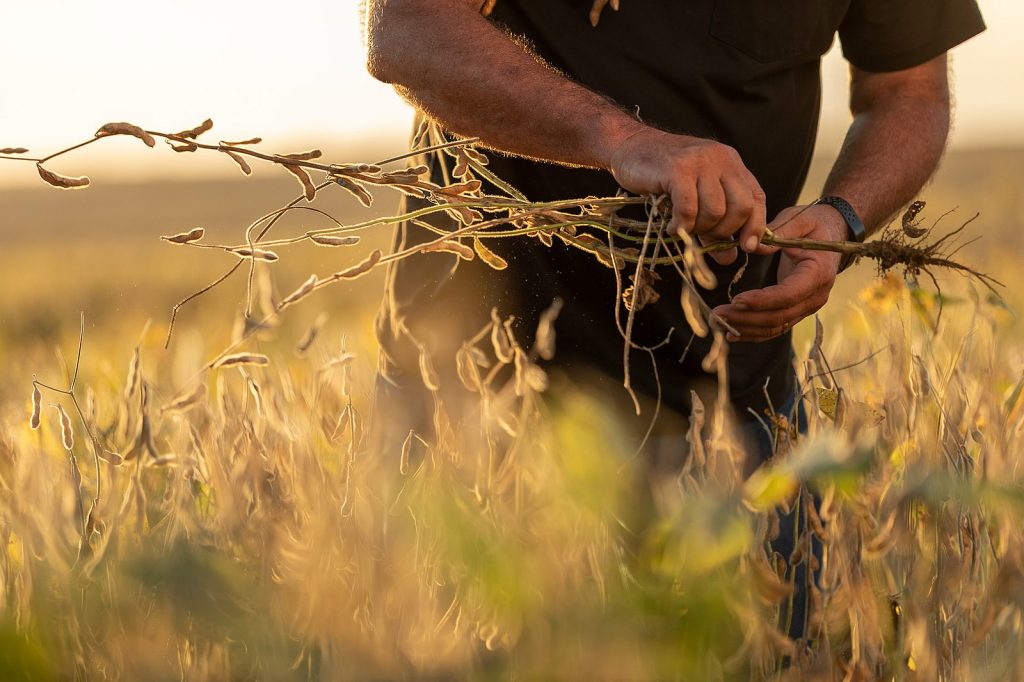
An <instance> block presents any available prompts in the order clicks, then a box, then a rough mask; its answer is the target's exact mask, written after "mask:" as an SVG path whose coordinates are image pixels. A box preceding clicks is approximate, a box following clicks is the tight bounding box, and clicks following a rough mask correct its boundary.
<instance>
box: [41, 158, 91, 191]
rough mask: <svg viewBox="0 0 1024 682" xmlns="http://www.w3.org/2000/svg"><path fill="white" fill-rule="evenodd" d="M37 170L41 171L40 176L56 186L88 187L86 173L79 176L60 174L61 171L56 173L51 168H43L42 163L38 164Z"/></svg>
mask: <svg viewBox="0 0 1024 682" xmlns="http://www.w3.org/2000/svg"><path fill="white" fill-rule="evenodd" d="M36 170H37V171H39V177H41V178H42V179H43V180H45V181H46V182H48V183H49V184H51V185H53V186H54V187H60V188H61V189H75V188H77V187H88V185H89V178H87V177H86V176H84V175H83V176H81V177H78V178H73V177H70V176H67V175H60V174H59V173H54V172H53V171H51V170H48V169H46V168H43V165H42V164H41V163H37V164H36Z"/></svg>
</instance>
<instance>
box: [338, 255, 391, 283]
mask: <svg viewBox="0 0 1024 682" xmlns="http://www.w3.org/2000/svg"><path fill="white" fill-rule="evenodd" d="M383 256H384V254H383V253H381V250H380V249H374V250H373V252H372V253H371V254H370V255H369V256H367V257H366V259H365V260H363V261H362V262H361V263H358V264H356V265H353V266H352V267H350V268H347V269H345V270H342V271H340V272H336V273H334V274H333V275H331V279H355V278H356V277H360V276H361V275H365V274H366V273H367V272H369V271H370V270H372V269H373V267H374V266H375V265H377V263H379V262H380V259H381V258H382V257H383Z"/></svg>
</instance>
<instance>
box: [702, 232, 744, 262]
mask: <svg viewBox="0 0 1024 682" xmlns="http://www.w3.org/2000/svg"><path fill="white" fill-rule="evenodd" d="M705 241H707V242H712V241H719V240H717V239H701V238H700V237H697V243H698V244H700V245H701V246H704V242H705ZM705 255H706V256H707V257H708V258H711V259H712V260H713V261H715V262H716V263H718V264H719V265H732V264H733V263H735V262H736V258H737V257H738V256H739V252H738V251H736V249H722V250H721V251H711V252H710V253H707V254H705Z"/></svg>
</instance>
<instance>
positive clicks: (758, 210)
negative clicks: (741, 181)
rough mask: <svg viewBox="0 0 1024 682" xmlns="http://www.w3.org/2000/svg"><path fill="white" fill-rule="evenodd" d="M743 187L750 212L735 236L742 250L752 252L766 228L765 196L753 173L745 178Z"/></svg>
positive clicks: (755, 249)
mask: <svg viewBox="0 0 1024 682" xmlns="http://www.w3.org/2000/svg"><path fill="white" fill-rule="evenodd" d="M744 189H745V191H747V192H748V193H749V196H750V202H751V206H750V213H749V214H748V215H747V219H746V221H745V222H744V223H743V225H741V226H740V231H739V234H737V236H736V237H737V239H738V240H739V242H740V245H741V246H742V248H743V250H744V251H746V252H747V253H753V252H755V251H757V247H758V245H759V244H760V243H761V238H762V237H764V232H765V229H766V228H767V224H766V222H765V221H766V219H767V209H766V208H765V202H766V197H765V193H764V190H763V189H761V185H760V184H758V182H757V180H756V179H755V178H754V176H753V175H751V176H750V177H749V178H748V179H747V183H746V186H745V188H744Z"/></svg>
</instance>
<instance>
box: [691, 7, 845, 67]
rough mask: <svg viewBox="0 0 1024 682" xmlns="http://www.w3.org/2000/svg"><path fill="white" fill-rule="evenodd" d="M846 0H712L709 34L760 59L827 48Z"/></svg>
mask: <svg viewBox="0 0 1024 682" xmlns="http://www.w3.org/2000/svg"><path fill="white" fill-rule="evenodd" d="M848 6H849V0H834V1H832V2H829V1H827V0H715V6H714V11H713V14H712V16H711V35H712V36H714V37H715V38H717V39H719V40H721V41H722V42H724V43H726V44H728V45H730V46H731V47H733V48H735V49H737V50H739V51H740V52H742V53H743V54H745V55H747V56H748V57H750V58H752V59H754V60H756V61H758V62H762V63H769V62H777V61H784V60H792V59H795V58H799V57H806V58H817V57H820V56H821V55H823V54H825V53H826V52H828V49H829V47H831V45H832V41H833V39H834V38H835V33H836V30H837V29H838V27H839V24H840V23H841V22H842V17H843V15H844V14H845V12H846V9H847V7H848Z"/></svg>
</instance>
